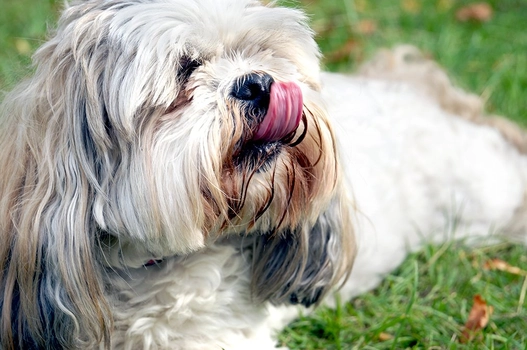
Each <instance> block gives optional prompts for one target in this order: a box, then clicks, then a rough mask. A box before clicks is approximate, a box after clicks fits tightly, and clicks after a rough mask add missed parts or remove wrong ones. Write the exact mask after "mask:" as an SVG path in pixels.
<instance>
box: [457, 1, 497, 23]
mask: <svg viewBox="0 0 527 350" xmlns="http://www.w3.org/2000/svg"><path fill="white" fill-rule="evenodd" d="M492 14H493V10H492V7H491V6H490V5H489V4H487V3H486V2H478V3H474V4H471V5H467V6H463V7H462V8H460V9H459V10H457V12H456V18H457V20H458V21H460V22H467V21H476V22H487V21H489V20H490V19H491V18H492Z"/></svg>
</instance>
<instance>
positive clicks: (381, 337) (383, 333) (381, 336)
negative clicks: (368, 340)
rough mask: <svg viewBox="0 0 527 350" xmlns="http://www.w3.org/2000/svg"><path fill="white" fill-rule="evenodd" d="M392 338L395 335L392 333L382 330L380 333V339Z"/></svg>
mask: <svg viewBox="0 0 527 350" xmlns="http://www.w3.org/2000/svg"><path fill="white" fill-rule="evenodd" d="M392 339H393V335H391V334H390V333H385V332H381V333H380V334H379V340H380V341H388V340H392Z"/></svg>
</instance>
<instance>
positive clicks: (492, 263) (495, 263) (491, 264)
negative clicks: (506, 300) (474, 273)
mask: <svg viewBox="0 0 527 350" xmlns="http://www.w3.org/2000/svg"><path fill="white" fill-rule="evenodd" d="M483 269H485V270H498V271H505V272H508V273H511V274H513V275H520V276H527V271H524V270H522V269H520V268H519V267H517V266H512V265H510V264H509V263H507V262H506V261H503V260H500V259H491V260H488V261H486V262H485V264H484V265H483Z"/></svg>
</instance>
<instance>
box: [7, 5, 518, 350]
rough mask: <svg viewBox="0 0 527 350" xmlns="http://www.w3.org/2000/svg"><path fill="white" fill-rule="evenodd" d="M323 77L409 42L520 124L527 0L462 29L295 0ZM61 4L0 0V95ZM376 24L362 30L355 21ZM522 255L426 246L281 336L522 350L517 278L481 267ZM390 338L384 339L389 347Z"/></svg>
mask: <svg viewBox="0 0 527 350" xmlns="http://www.w3.org/2000/svg"><path fill="white" fill-rule="evenodd" d="M285 2H287V3H288V4H290V5H292V6H300V7H303V8H305V9H306V10H307V11H308V12H309V13H310V14H312V25H313V27H314V28H315V30H317V31H318V32H319V33H320V34H319V36H318V41H319V44H320V46H321V48H322V50H323V52H324V53H325V54H326V55H327V57H328V59H327V60H326V61H325V62H324V64H325V66H326V67H327V68H328V69H331V70H341V71H351V70H353V69H354V67H356V66H357V65H358V64H360V63H361V62H363V61H364V60H365V59H367V58H368V57H371V55H372V54H373V52H374V51H375V50H376V49H378V48H380V47H390V46H393V45H394V44H397V43H411V44H414V45H416V46H417V47H419V48H421V49H422V50H424V52H425V53H426V54H428V55H429V56H430V57H433V58H434V59H435V60H437V61H438V62H439V63H440V64H441V65H443V66H444V67H446V68H447V70H448V71H449V72H450V73H451V76H452V77H454V80H455V81H456V82H457V84H459V85H460V86H462V87H464V88H466V89H467V90H470V91H473V92H475V93H477V94H479V95H481V96H483V97H484V98H485V99H486V100H487V110H488V112H489V113H496V114H501V115H505V116H508V117H510V118H512V119H513V120H516V121H518V122H520V123H522V124H524V125H527V102H526V100H527V99H526V98H525V95H526V93H527V1H526V0H490V1H488V3H489V4H491V5H492V7H493V9H494V15H493V17H492V19H491V20H490V21H488V22H486V23H478V22H467V23H461V22H459V21H457V20H456V19H455V12H456V11H457V9H459V8H460V7H461V6H463V5H466V4H468V3H470V1H467V0H374V1H369V0H318V1H317V0H311V1H309V0H304V1H301V2H297V3H293V2H291V1H285ZM60 3H61V1H60V0H17V1H12V0H0V8H1V9H2V11H1V12H0V87H1V88H2V89H8V88H10V87H12V86H13V84H14V83H15V82H16V81H17V80H19V79H20V78H21V77H22V76H24V75H26V74H27V72H29V71H30V69H28V68H27V66H28V65H29V62H30V60H29V57H30V53H31V52H32V51H33V50H34V49H35V48H36V47H37V46H38V45H39V44H40V43H41V42H42V40H44V38H45V30H46V27H47V25H48V24H53V22H54V20H55V19H56V10H57V8H58V7H59V4H60ZM364 20H369V21H373V22H374V23H375V25H376V30H375V31H373V33H370V34H365V33H363V31H361V30H359V29H358V28H359V23H361V21H364ZM525 252H526V250H525V248H524V247H520V246H514V245H509V244H502V245H499V246H496V247H492V248H486V249H484V248H479V249H466V248H464V247H463V246H462V245H459V244H449V245H445V246H430V247H427V248H425V249H424V250H423V251H421V252H419V253H416V254H414V255H412V256H410V257H409V258H408V259H407V260H406V262H405V263H404V264H403V265H402V266H401V267H400V268H399V269H398V270H397V271H395V272H393V273H392V274H390V275H389V276H388V277H387V278H386V279H385V281H384V282H383V283H382V285H380V286H379V287H378V288H377V289H375V290H374V291H372V292H370V293H367V294H365V295H362V296H361V297H359V298H357V299H355V300H353V301H351V302H349V303H342V304H341V305H340V306H339V308H337V309H336V310H331V309H320V310H318V311H317V312H316V313H314V314H313V315H311V316H309V317H304V318H301V319H299V320H298V321H296V322H294V323H293V324H292V325H291V326H290V327H289V328H288V329H286V330H285V331H284V332H282V333H281V335H280V338H279V339H280V342H281V343H282V344H283V345H286V346H288V347H290V348H292V349H525V348H526V347H527V335H526V334H527V310H526V309H527V305H526V304H525V299H526V297H525V294H526V290H527V279H526V277H525V276H519V275H514V274H509V273H506V272H500V271H486V270H484V269H483V268H482V266H483V264H484V262H485V261H487V260H488V259H491V258H496V257H499V258H500V259H502V260H505V261H507V262H508V263H509V264H511V265H514V266H518V267H521V268H523V269H524V270H525V269H527V258H526V254H525ZM476 294H480V295H482V296H483V298H484V299H485V300H487V302H488V304H490V305H492V306H493V307H494V313H493V315H492V316H491V319H490V322H489V324H488V326H487V327H486V328H485V329H484V330H483V331H482V332H480V334H478V336H477V337H476V338H475V339H474V340H473V341H472V342H470V343H468V344H460V343H459V336H460V332H461V329H462V326H463V324H464V323H465V321H466V319H467V317H468V313H469V311H470V308H471V305H472V299H473V297H474V295H476ZM387 337H391V339H387V340H386V338H387Z"/></svg>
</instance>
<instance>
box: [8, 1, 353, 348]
mask: <svg viewBox="0 0 527 350" xmlns="http://www.w3.org/2000/svg"><path fill="white" fill-rule="evenodd" d="M35 63H36V72H35V74H34V76H33V77H32V78H30V79H29V80H28V81H27V82H25V83H24V84H22V85H20V86H19V87H18V88H17V89H16V90H15V91H13V92H12V93H11V94H10V95H9V96H8V97H7V99H6V101H5V103H4V109H3V112H2V134H1V139H0V142H1V149H0V167H1V168H2V174H1V175H0V191H1V192H0V193H1V196H2V197H1V199H0V210H1V211H0V220H1V222H0V229H1V231H0V233H1V237H2V241H3V245H2V247H1V248H0V259H1V260H0V261H1V264H2V265H1V269H0V277H1V279H0V282H1V285H2V291H3V296H2V299H1V300H0V307H1V310H2V331H1V335H2V342H3V343H2V344H3V346H4V348H6V349H7V348H10V347H12V346H15V345H16V344H34V345H43V344H45V345H46V346H54V345H57V346H59V345H60V346H66V347H68V346H73V345H76V346H78V345H79V344H80V342H82V341H90V340H91V338H93V337H95V338H99V339H101V338H104V339H106V341H108V339H109V333H110V332H111V329H110V328H111V311H110V310H108V306H107V303H106V301H105V297H104V285H103V281H104V278H103V272H102V271H103V270H104V269H105V268H107V267H109V268H121V267H127V268H134V267H138V266H142V265H143V264H144V263H145V262H146V261H148V260H150V259H152V258H161V257H166V256H172V255H182V254H192V253H194V252H196V251H199V250H200V249H201V248H203V247H205V246H207V245H208V244H212V243H214V242H216V241H218V240H221V239H224V238H225V237H228V236H232V235H243V236H246V237H249V238H251V239H252V242H253V244H252V245H251V246H250V247H248V248H247V249H248V251H249V256H251V257H252V262H253V269H252V271H253V292H254V295H255V299H257V300H271V301H273V302H277V303H279V302H293V303H297V302H300V303H303V304H305V305H310V304H312V303H313V302H316V301H317V300H318V298H319V297H320V295H322V294H324V293H325V292H326V291H327V290H328V288H330V287H331V286H332V285H334V284H335V283H336V282H337V281H339V280H341V279H342V278H343V276H344V275H345V274H346V273H347V271H349V268H350V265H351V261H352V256H353V236H352V233H351V227H350V224H349V219H348V215H349V213H348V210H349V209H348V208H347V207H346V202H345V199H344V197H345V196H344V195H343V191H342V184H341V179H340V173H339V171H340V169H339V166H338V163H337V154H336V149H335V142H334V139H333V136H332V131H331V126H330V125H329V122H328V120H327V118H326V115H325V112H324V106H323V102H322V100H321V98H320V95H319V90H320V86H319V77H318V75H319V51H318V48H317V46H316V44H315V42H314V40H313V37H312V32H311V31H310V29H309V28H308V27H307V25H306V18H305V17H304V15H303V14H302V13H301V12H300V11H297V10H293V9H285V8H280V7H273V6H264V5H262V4H260V3H258V2H256V1H249V0H219V1H218V0H199V1H198V0H163V1H162V0H151V1H146V0H93V1H84V2H79V3H78V4H74V5H72V6H70V7H68V8H67V9H66V10H65V11H64V13H63V16H62V17H61V19H60V22H59V26H58V29H57V30H56V33H55V34H54V36H53V37H52V38H51V39H50V40H49V41H48V42H47V43H46V44H44V45H43V46H42V47H41V48H40V49H39V50H38V51H37V53H36V54H35ZM51 341H54V342H55V343H52V342H51ZM50 342H51V343H50ZM13 344H15V345H13Z"/></svg>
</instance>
